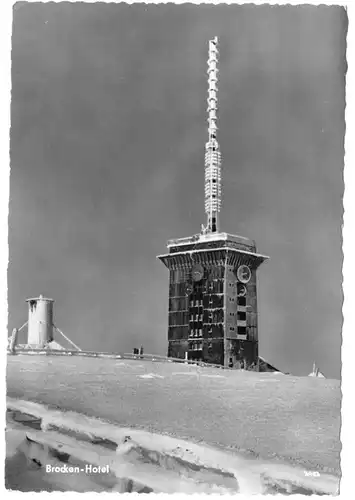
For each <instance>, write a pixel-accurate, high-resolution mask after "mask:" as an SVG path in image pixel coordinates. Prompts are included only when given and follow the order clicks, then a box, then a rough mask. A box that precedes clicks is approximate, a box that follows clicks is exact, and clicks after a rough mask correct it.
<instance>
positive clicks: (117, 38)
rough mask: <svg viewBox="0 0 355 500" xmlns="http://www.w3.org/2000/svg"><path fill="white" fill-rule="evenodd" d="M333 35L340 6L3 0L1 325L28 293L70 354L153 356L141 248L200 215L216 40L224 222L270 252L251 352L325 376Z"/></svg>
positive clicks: (162, 332)
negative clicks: (4, 281)
mask: <svg viewBox="0 0 355 500" xmlns="http://www.w3.org/2000/svg"><path fill="white" fill-rule="evenodd" d="M346 30H347V20H346V14H345V11H344V9H343V8H341V7H324V6H323V7H309V6H304V7H270V6H262V7H253V6H238V5H235V6H217V7H214V6H193V5H181V6H174V5H168V6H162V5H160V6H153V5H150V6H146V5H144V4H143V5H134V6H126V5H120V4H99V3H98V4H83V3H81V4H80V3H76V4H70V3H64V2H63V3H57V4H55V3H50V4H25V3H23V4H21V3H20V4H17V5H16V6H15V9H14V31H13V52H12V109H11V116H12V128H11V184H10V190H11V191H10V218H9V242H10V264H9V283H8V290H9V329H10V330H11V329H12V328H13V327H14V326H17V327H19V326H20V325H21V324H22V323H24V321H26V319H27V307H26V303H25V299H26V298H27V297H32V296H38V295H39V294H41V293H42V294H43V295H47V296H50V297H52V298H54V299H55V310H54V313H55V323H56V325H57V326H58V327H59V328H60V329H61V330H63V331H64V333H66V334H67V335H68V336H69V337H70V338H71V339H72V340H73V341H74V342H76V343H77V344H79V345H80V346H81V348H83V349H88V350H89V349H90V350H105V351H119V352H127V351H131V349H132V348H133V347H138V346H139V345H141V344H143V345H144V346H145V351H146V352H154V353H160V354H165V353H166V352H167V304H168V300H167V299H168V271H167V269H166V268H165V267H164V266H163V264H162V263H160V262H159V261H157V260H156V255H158V254H161V253H164V252H165V251H166V240H167V239H169V238H175V237H176V238H178V237H184V236H189V235H192V234H195V233H198V232H199V230H200V225H201V223H203V222H204V221H205V215H204V200H203V196H204V187H203V178H204V168H203V163H204V145H205V142H206V140H207V128H206V127H207V124H206V96H207V79H206V78H207V76H206V60H207V51H208V43H207V42H208V40H209V39H210V38H212V37H214V36H218V37H219V39H220V47H219V48H220V63H219V69H220V73H219V77H220V82H219V98H220V101H219V104H220V109H219V140H220V145H221V151H222V157H223V185H224V195H223V210H222V214H221V226H222V230H223V231H226V232H229V233H232V234H241V235H243V236H247V237H250V238H252V239H254V240H256V243H257V247H258V250H259V251H260V252H261V253H265V254H267V255H269V256H270V260H269V261H268V262H266V263H264V264H263V265H262V266H261V267H260V269H259V275H258V282H259V288H258V298H259V339H260V342H259V351H260V355H261V356H263V357H265V358H266V359H267V360H268V361H269V362H271V363H272V364H274V365H276V366H277V367H278V368H279V369H281V370H284V371H289V372H292V373H294V374H296V375H301V374H307V373H309V372H310V371H311V370H312V364H313V361H316V362H317V364H318V366H319V368H320V369H321V371H323V372H324V373H325V374H326V375H327V376H328V377H336V378H339V377H340V346H341V328H342V314H341V306H342V290H341V280H342V274H341V266H342V251H341V224H342V212H343V207H342V195H343V161H344V158H343V156H344V151H343V141H344V129H345V125H344V88H345V83H344V82H345V72H346V62H345V49H346V44H345V39H346ZM58 340H59V337H58ZM59 341H60V340H59Z"/></svg>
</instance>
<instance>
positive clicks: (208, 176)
mask: <svg viewBox="0 0 355 500" xmlns="http://www.w3.org/2000/svg"><path fill="white" fill-rule="evenodd" d="M217 45H218V38H217V37H215V38H214V39H213V40H210V41H209V51H208V61H207V65H208V69H207V73H208V98H207V103H208V107H207V112H208V119H207V121H208V142H207V143H206V153H205V212H206V214H207V227H206V228H205V231H206V232H207V233H216V232H218V231H219V215H218V214H219V212H220V210H221V203H222V185H221V160H222V158H221V153H220V151H219V144H218V141H217V81H218V77H217V73H218V69H217V62H218V49H217Z"/></svg>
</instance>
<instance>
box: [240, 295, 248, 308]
mask: <svg viewBox="0 0 355 500" xmlns="http://www.w3.org/2000/svg"><path fill="white" fill-rule="evenodd" d="M246 305H247V299H246V297H238V306H242V307H245V306H246Z"/></svg>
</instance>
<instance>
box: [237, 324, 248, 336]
mask: <svg viewBox="0 0 355 500" xmlns="http://www.w3.org/2000/svg"><path fill="white" fill-rule="evenodd" d="M238 334H239V335H246V334H247V329H246V327H245V326H238Z"/></svg>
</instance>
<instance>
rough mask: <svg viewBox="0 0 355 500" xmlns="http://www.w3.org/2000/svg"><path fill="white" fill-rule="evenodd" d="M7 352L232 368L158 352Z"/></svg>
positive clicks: (45, 350)
mask: <svg viewBox="0 0 355 500" xmlns="http://www.w3.org/2000/svg"><path fill="white" fill-rule="evenodd" d="M8 353H9V354H11V355H16V354H29V355H36V354H37V355H40V356H80V357H89V358H111V359H130V360H140V361H153V362H163V363H180V364H188V365H194V366H201V367H210V368H220V369H222V370H231V369H232V368H229V367H226V366H222V365H217V364H213V363H206V362H204V361H195V360H193V359H185V358H169V357H167V356H162V355H160V354H145V353H144V354H132V353H123V354H120V353H112V352H94V351H75V350H64V349H58V350H56V349H34V348H32V349H29V348H16V349H15V351H14V352H11V351H10V350H9V349H8Z"/></svg>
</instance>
